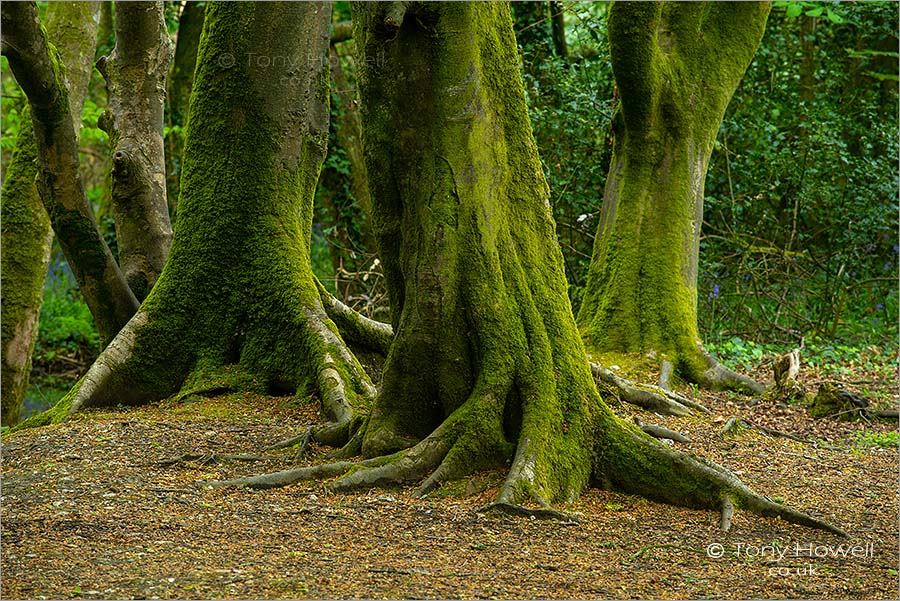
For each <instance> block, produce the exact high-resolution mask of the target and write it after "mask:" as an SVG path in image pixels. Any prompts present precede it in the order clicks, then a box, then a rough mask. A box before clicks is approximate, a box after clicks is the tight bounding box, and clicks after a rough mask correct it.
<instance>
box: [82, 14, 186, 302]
mask: <svg viewBox="0 0 900 601" xmlns="http://www.w3.org/2000/svg"><path fill="white" fill-rule="evenodd" d="M164 16H165V15H164V10H163V3H162V2H116V47H115V48H114V49H113V51H112V53H111V54H110V55H109V56H108V57H105V58H101V59H100V60H99V61H97V68H98V69H99V70H100V72H101V73H102V74H103V77H104V78H105V79H106V90H107V94H108V97H109V109H108V110H107V111H106V112H105V113H104V114H103V115H102V117H101V119H100V123H99V125H100V127H101V128H102V129H103V130H104V131H106V132H107V133H108V134H109V137H110V141H111V143H112V145H113V148H114V152H113V155H112V161H113V168H112V209H113V215H114V217H115V221H116V240H117V242H118V247H119V267H120V268H121V269H122V273H123V274H124V275H125V279H126V281H127V282H128V285H129V287H130V288H131V290H132V292H134V294H135V296H136V297H137V298H138V299H140V300H143V299H144V298H145V297H146V296H147V294H148V293H149V292H150V289H151V288H152V287H153V284H155V283H156V280H157V278H159V274H160V273H161V272H162V268H163V265H165V262H166V258H167V257H168V256H169V246H170V244H171V243H172V225H171V222H170V220H169V208H168V204H167V202H166V161H165V146H164V143H163V124H164V117H165V113H164V109H165V103H166V76H167V75H168V71H169V63H170V62H171V60H172V54H173V48H172V41H171V40H170V39H169V34H168V32H167V31H166V22H165V18H164Z"/></svg>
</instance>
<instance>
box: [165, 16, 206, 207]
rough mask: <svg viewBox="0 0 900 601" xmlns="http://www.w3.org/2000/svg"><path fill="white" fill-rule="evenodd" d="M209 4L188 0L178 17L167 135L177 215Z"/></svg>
mask: <svg viewBox="0 0 900 601" xmlns="http://www.w3.org/2000/svg"><path fill="white" fill-rule="evenodd" d="M205 14H206V4H205V3H202V2H195V1H192V0H188V1H187V2H185V3H184V8H182V9H181V18H180V19H179V20H178V39H177V41H176V42H175V55H174V57H173V58H172V70H171V73H170V75H169V82H168V88H169V111H168V119H169V134H168V135H167V136H166V166H167V167H166V198H167V200H168V203H169V212H170V214H172V215H173V218H174V216H175V214H176V211H177V208H178V188H179V182H180V179H181V155H182V150H183V148H184V128H185V127H186V126H187V121H188V117H189V115H190V101H191V91H192V90H193V87H194V70H195V69H196V68H197V52H198V50H199V48H200V34H201V33H202V32H203V19H204V17H205Z"/></svg>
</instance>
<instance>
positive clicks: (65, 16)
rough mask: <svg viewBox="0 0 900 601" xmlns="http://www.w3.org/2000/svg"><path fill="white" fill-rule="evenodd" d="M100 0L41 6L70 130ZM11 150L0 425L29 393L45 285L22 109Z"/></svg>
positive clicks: (41, 230)
mask: <svg viewBox="0 0 900 601" xmlns="http://www.w3.org/2000/svg"><path fill="white" fill-rule="evenodd" d="M99 8H100V3H99V2H54V3H52V4H50V5H49V6H48V7H47V27H46V29H47V31H48V32H49V35H50V36H51V37H52V38H53V40H54V41H55V42H56V47H57V49H58V50H59V55H60V59H61V61H62V63H63V64H64V65H65V66H66V79H67V81H68V90H69V106H70V110H71V114H72V118H73V120H74V124H75V126H76V128H77V127H78V125H79V124H80V122H81V109H82V105H83V104H84V97H85V94H86V92H87V84H88V80H89V79H90V74H91V66H92V63H93V58H94V46H95V37H96V34H97V19H96V16H97V11H98V10H99ZM22 117H23V118H22V121H21V125H20V129H19V133H18V135H17V137H16V149H15V151H14V152H13V156H12V160H11V162H10V164H9V167H8V168H7V170H6V177H5V178H4V180H3V193H2V196H0V202H2V209H0V213H2V215H3V219H2V229H3V244H2V247H3V254H2V267H0V274H2V275H0V278H2V283H0V290H2V294H3V299H2V301H0V313H2V317H0V323H2V349H3V352H2V372H0V386H2V423H3V425H12V424H15V423H16V422H17V421H18V416H19V411H20V409H21V407H22V402H23V400H24V398H25V392H26V390H27V389H28V379H29V375H30V373H31V356H32V353H33V352H34V343H35V341H36V339H37V333H38V328H37V326H38V318H39V316H40V313H41V301H42V300H43V292H44V280H45V279H46V276H47V268H48V266H49V264H50V249H51V246H52V242H53V231H52V230H51V228H50V219H49V217H48V216H47V211H46V210H44V206H43V204H42V203H41V197H40V194H39V193H38V189H37V185H36V183H35V179H36V178H37V175H38V165H37V160H38V157H37V145H36V142H35V139H34V128H33V127H32V125H31V111H30V109H29V108H28V107H27V106H26V107H25V109H24V110H23V112H22Z"/></svg>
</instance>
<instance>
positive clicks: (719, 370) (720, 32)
mask: <svg viewBox="0 0 900 601" xmlns="http://www.w3.org/2000/svg"><path fill="white" fill-rule="evenodd" d="M769 8H770V7H769V3H767V2H654V3H649V2H618V3H614V4H613V6H612V8H611V9H610V14H609V41H610V52H611V55H612V63H613V71H614V74H615V78H616V83H617V86H618V91H619V98H620V106H619V109H618V112H617V115H616V117H615V118H614V122H613V126H614V133H615V142H614V148H613V157H612V160H611V163H610V170H609V175H608V177H607V182H606V189H605V191H604V196H603V207H602V212H601V217H600V224H599V226H598V228H597V236H596V238H595V244H594V252H593V258H592V260H591V265H590V271H589V275H588V284H587V289H586V291H585V296H584V302H583V303H582V305H581V308H580V310H579V313H578V323H579V327H580V329H581V332H582V335H583V336H584V339H585V342H586V344H587V346H588V348H589V349H590V350H592V351H599V352H614V353H637V352H639V353H648V354H652V355H653V356H655V357H657V358H659V359H660V360H662V361H664V362H670V363H671V365H674V367H675V368H676V370H677V371H678V373H680V374H681V375H682V376H683V377H684V378H686V379H687V380H689V381H692V382H696V383H699V384H702V385H704V386H707V387H711V388H722V387H727V388H737V389H745V390H751V391H756V392H758V391H761V390H762V387H761V386H760V385H759V384H756V383H755V382H753V381H751V380H749V379H748V378H746V377H743V376H740V375H738V374H735V373H734V372H731V371H729V370H727V369H725V368H723V367H722V366H721V365H719V364H718V363H717V362H716V361H715V360H714V359H712V357H710V356H709V355H708V354H707V353H706V352H705V350H704V349H703V346H702V344H701V342H700V336H699V333H698V330H697V264H698V256H699V242H700V227H701V225H702V223H703V197H704V195H703V183H704V179H705V177H706V170H707V166H708V163H709V158H710V154H711V152H712V149H713V146H714V144H715V140H716V134H717V132H718V128H719V124H720V123H721V121H722V117H723V115H724V113H725V108H726V107H727V105H728V101H729V100H730V98H731V95H732V94H733V93H734V90H735V89H736V88H737V86H738V84H739V83H740V81H741V78H742V76H743V74H744V71H745V70H746V69H747V67H748V65H749V64H750V61H751V60H752V58H753V54H754V53H755V51H756V48H757V46H758V45H759V42H760V39H761V38H762V34H763V31H764V29H765V23H766V18H767V15H768V12H769Z"/></svg>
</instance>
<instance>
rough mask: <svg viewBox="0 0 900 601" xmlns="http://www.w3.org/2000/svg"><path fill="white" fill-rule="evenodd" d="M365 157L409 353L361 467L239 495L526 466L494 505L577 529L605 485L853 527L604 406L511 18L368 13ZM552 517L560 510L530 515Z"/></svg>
mask: <svg viewBox="0 0 900 601" xmlns="http://www.w3.org/2000/svg"><path fill="white" fill-rule="evenodd" d="M354 27H355V30H354V39H355V40H356V43H357V47H358V52H359V58H358V60H357V64H358V65H360V72H359V86H360V94H361V100H362V104H361V109H362V117H363V140H364V148H365V153H366V162H367V167H368V174H369V181H370V185H371V187H372V198H373V202H374V229H375V233H376V236H377V237H378V241H379V248H380V252H381V258H382V260H383V262H384V266H385V274H386V277H387V281H388V288H389V292H390V297H391V304H392V321H393V329H394V339H393V342H392V344H391V346H390V350H389V353H388V357H387V361H386V363H385V366H384V379H383V383H382V386H381V389H380V390H379V393H378V396H377V399H376V401H375V404H374V406H373V407H372V410H371V412H370V414H369V415H368V418H367V420H366V422H365V423H364V424H363V425H362V427H361V428H360V429H359V430H358V432H357V433H356V435H354V436H353V437H352V439H351V440H350V441H349V443H348V444H347V445H346V446H345V447H344V449H343V450H342V454H343V455H355V454H358V453H360V452H361V453H362V455H363V457H364V459H362V460H361V461H357V462H350V461H339V462H337V463H331V464H325V465H316V466H312V467H305V468H299V469H296V470H288V471H283V472H278V473H274V474H263V475H260V476H253V477H249V478H241V479H236V480H232V481H229V482H227V483H225V484H231V485H235V484H238V485H246V486H254V487H270V486H279V485H284V484H287V483H290V482H294V481H297V480H301V479H306V478H319V477H329V476H341V477H340V478H339V479H337V480H336V481H335V482H334V483H332V484H331V488H332V489H333V490H349V489H353V488H358V487H369V486H375V485H380V484H384V483H390V482H409V481H413V482H415V481H420V482H421V484H420V486H419V488H418V489H417V491H416V494H419V495H421V494H424V493H427V492H428V491H430V490H432V489H434V488H435V487H437V486H439V485H440V484H441V483H443V482H446V481H448V480H453V479H458V478H461V477H464V476H466V475H468V474H471V473H472V472H473V471H474V470H477V469H481V468H485V467H493V466H503V465H509V471H508V475H507V478H506V480H505V482H504V484H503V486H502V488H501V491H500V493H499V496H498V499H497V502H496V503H495V504H493V507H495V508H497V509H501V510H505V511H510V512H513V513H517V514H530V515H541V516H548V515H549V516H558V515H559V514H558V513H556V512H554V511H553V510H550V509H547V506H548V505H549V504H550V503H552V502H557V501H567V500H571V499H574V498H575V497H576V496H577V495H578V494H579V493H580V492H581V491H582V490H583V489H584V488H586V487H588V486H590V485H600V486H607V487H613V486H614V487H616V488H619V489H622V490H626V491H631V492H635V493H638V494H642V495H645V496H648V497H650V498H654V499H659V500H662V501H665V502H670V503H676V504H684V505H690V506H698V507H716V508H721V509H722V510H723V526H725V527H726V528H727V526H728V524H729V522H730V518H731V511H732V510H733V507H734V505H739V506H742V507H746V508H748V509H750V510H752V511H755V512H758V513H761V514H763V515H779V516H781V517H784V518H785V519H787V520H790V521H793V522H796V523H801V524H805V525H808V526H812V527H819V528H826V529H828V530H831V531H833V532H838V530H837V529H835V528H833V527H831V526H828V525H826V524H824V523H822V522H819V521H817V520H815V519H813V518H810V517H808V516H805V515H804V514H801V513H799V512H796V511H794V510H791V509H788V508H786V507H783V506H781V505H777V504H775V503H772V502H770V501H768V500H766V499H764V498H762V497H760V496H759V495H757V494H755V493H753V492H751V491H750V490H749V489H748V488H747V487H746V486H744V485H743V484H742V483H740V481H739V480H738V479H737V478H736V477H735V476H734V475H733V474H731V473H730V472H728V471H727V470H725V469H724V468H722V467H720V466H716V465H714V464H709V463H705V462H700V461H698V460H695V459H692V458H690V457H688V456H686V455H683V454H681V453H678V452H675V451H672V450H670V449H668V448H667V447H665V446H664V445H662V444H661V443H659V442H658V441H656V440H655V439H652V438H650V437H649V436H647V435H645V434H644V433H643V432H641V431H640V430H639V429H637V428H636V427H635V426H633V425H631V424H628V423H625V422H623V421H621V420H620V419H618V418H617V417H615V416H614V415H613V413H612V412H611V410H610V409H609V407H608V406H607V405H606V404H605V403H604V402H603V400H602V399H601V398H600V395H599V393H598V391H597V388H596V387H595V384H594V382H593V380H592V377H591V370H590V367H589V364H588V361H587V358H586V355H585V350H584V346H583V344H582V342H581V339H580V337H579V335H578V330H577V328H576V325H575V320H574V317H573V315H572V312H571V308H570V306H569V302H568V298H567V295H566V281H565V275H564V272H563V261H562V256H561V252H560V249H559V246H558V245H557V244H556V242H555V239H554V227H555V226H554V223H553V219H552V216H551V209H550V205H549V202H548V200H549V190H548V187H547V185H546V182H545V181H544V177H543V174H542V171H541V165H540V162H539V159H538V156H537V149H536V147H535V144H534V140H533V138H532V135H531V128H530V125H529V121H528V115H527V109H526V106H525V97H524V92H523V89H522V83H521V79H520V74H519V70H518V61H517V56H516V44H515V38H514V36H513V31H512V21H511V18H510V15H509V8H508V6H507V5H506V4H503V3H481V2H465V3H415V4H409V3H391V4H381V3H371V4H367V3H360V4H358V5H356V7H355V13H354ZM526 501H534V502H536V503H538V504H539V505H541V506H542V507H543V508H542V509H526V508H524V507H522V506H521V505H519V503H522V502H526Z"/></svg>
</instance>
